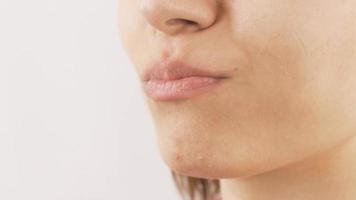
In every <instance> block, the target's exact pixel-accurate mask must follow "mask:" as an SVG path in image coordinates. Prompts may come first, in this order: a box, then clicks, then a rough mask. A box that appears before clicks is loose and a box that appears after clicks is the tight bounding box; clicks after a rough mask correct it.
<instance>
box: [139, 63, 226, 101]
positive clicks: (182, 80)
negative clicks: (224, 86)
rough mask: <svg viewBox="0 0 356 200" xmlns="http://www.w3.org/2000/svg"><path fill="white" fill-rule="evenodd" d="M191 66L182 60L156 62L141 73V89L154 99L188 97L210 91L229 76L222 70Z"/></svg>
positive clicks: (168, 99)
mask: <svg viewBox="0 0 356 200" xmlns="http://www.w3.org/2000/svg"><path fill="white" fill-rule="evenodd" d="M207 69H211V68H209V67H208V66H206V67H204V68H198V67H196V66H195V67H193V65H188V64H187V63H184V62H182V61H177V60H175V61H166V60H165V61H160V62H156V63H155V64H154V65H152V67H151V68H149V69H148V70H147V71H145V74H144V75H143V89H144V91H145V93H146V95H148V96H149V97H151V98H152V99H153V100H156V101H174V100H180V99H188V98H192V97H194V96H197V95H199V94H203V93H206V92H208V91H212V90H213V89H214V88H216V86H218V85H220V84H221V83H222V82H223V81H225V80H226V79H228V78H230V77H229V76H227V74H226V73H224V72H217V71H211V70H210V71H209V70H207Z"/></svg>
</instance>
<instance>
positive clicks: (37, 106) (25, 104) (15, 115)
mask: <svg viewBox="0 0 356 200" xmlns="http://www.w3.org/2000/svg"><path fill="white" fill-rule="evenodd" d="M117 6H118V5H117V2H116V0H105V1H101V0H0V199H1V200H178V193H177V191H176V189H175V187H174V185H173V181H172V179H171V176H170V171H169V169H168V167H167V166H166V165H165V164H164V163H163V161H162V158H161V157H160V155H159V152H158V147H157V143H156V135H155V132H154V127H153V122H152V118H151V116H150V114H149V111H148V108H147V107H146V104H145V102H144V99H143V96H142V95H143V94H142V93H141V90H140V88H139V82H138V77H136V74H135V71H134V69H133V66H132V64H131V63H130V61H129V59H128V57H127V55H126V54H125V52H124V51H123V49H122V46H121V43H120V39H119V35H118V27H117V24H118V23H117Z"/></svg>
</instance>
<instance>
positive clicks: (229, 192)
mask: <svg viewBox="0 0 356 200" xmlns="http://www.w3.org/2000/svg"><path fill="white" fill-rule="evenodd" d="M355 138H356V137H354V138H351V139H349V140H348V141H346V142H345V143H342V144H340V145H337V146H335V147H333V148H331V149H329V150H328V151H325V152H323V153H320V154H318V155H315V156H313V157H311V158H307V159H305V160H303V161H300V162H298V163H294V164H292V165H289V166H285V167H283V168H279V169H275V170H272V171H269V172H266V173H263V174H259V175H256V176H251V177H247V178H236V179H221V180H220V184H221V195H222V199H223V200H281V199H288V200H315V199H323V200H335V199H342V200H351V199H356V139H355Z"/></svg>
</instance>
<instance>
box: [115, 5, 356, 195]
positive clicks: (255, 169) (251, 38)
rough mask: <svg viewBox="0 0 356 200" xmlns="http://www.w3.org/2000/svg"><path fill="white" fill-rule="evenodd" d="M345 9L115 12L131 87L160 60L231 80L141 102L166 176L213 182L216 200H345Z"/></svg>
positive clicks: (348, 62)
mask: <svg viewBox="0 0 356 200" xmlns="http://www.w3.org/2000/svg"><path fill="white" fill-rule="evenodd" d="M355 7H356V1H354V0H338V1H336V0H308V1H307V0H300V1H295V0H169V1H168V0H119V30H120V37H121V40H122V44H123V47H124V48H125V50H126V52H127V54H128V56H129V57H130V59H131V61H132V63H133V66H134V67H135V70H136V71H137V74H138V75H139V77H140V75H142V73H143V72H144V70H145V69H147V67H148V64H149V63H151V62H152V61H153V60H156V59H159V58H180V59H182V60H185V61H188V62H192V63H203V64H204V63H209V66H210V67H211V69H213V70H221V71H224V72H227V73H228V74H229V75H230V78H229V79H227V80H226V81H224V82H223V84H221V85H219V86H218V87H217V88H216V89H214V90H211V91H209V92H206V93H204V94H201V95H198V96H195V97H194V98H190V99H186V100H181V101H155V100H153V99H152V98H150V97H148V96H145V100H146V102H147V105H148V107H149V109H150V111H151V113H152V116H153V119H154V122H155V127H156V131H157V136H158V137H157V138H158V144H159V148H160V152H161V155H162V157H163V158H164V161H165V162H166V163H167V165H168V166H169V167H170V168H171V169H172V170H175V171H177V172H179V173H181V174H184V175H188V176H194V177H201V178H217V179H220V181H221V190H222V196H223V199H224V200H237V199H244V200H260V199H261V200H262V199H263V200H279V199H289V200H294V199H303V200H308V199H323V200H325V199H355V198H356V189H355V187H356V158H354V157H355V153H356V141H355V139H354V136H355V134H356V109H353V108H356V78H355V74H356V56H355V47H356V26H355V23H356V20H355V19H356V11H355V9H354V8H355ZM177 18H179V19H184V20H181V21H176V22H177V23H176V24H165V22H166V21H168V20H171V22H172V19H177ZM187 20H189V21H190V22H193V23H189V22H188V21H187Z"/></svg>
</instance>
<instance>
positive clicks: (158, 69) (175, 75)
mask: <svg viewBox="0 0 356 200" xmlns="http://www.w3.org/2000/svg"><path fill="white" fill-rule="evenodd" d="M209 69H210V67H209V66H207V65H206V66H201V65H199V66H198V65H192V64H188V63H186V62H184V61H182V60H159V61H156V62H154V63H153V64H152V65H151V66H149V68H148V69H147V70H146V71H144V74H143V81H149V80H176V79H182V78H185V77H190V76H201V77H213V78H228V76H227V75H226V73H224V72H217V71H211V70H209Z"/></svg>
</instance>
